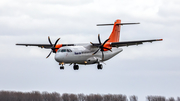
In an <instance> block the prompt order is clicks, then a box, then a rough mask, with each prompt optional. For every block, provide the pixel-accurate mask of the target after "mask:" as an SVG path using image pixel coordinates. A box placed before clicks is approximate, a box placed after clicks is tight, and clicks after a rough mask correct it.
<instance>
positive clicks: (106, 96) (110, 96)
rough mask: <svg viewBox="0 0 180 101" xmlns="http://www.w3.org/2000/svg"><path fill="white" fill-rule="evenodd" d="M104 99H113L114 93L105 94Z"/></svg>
mask: <svg viewBox="0 0 180 101" xmlns="http://www.w3.org/2000/svg"><path fill="white" fill-rule="evenodd" d="M103 101H113V95H112V94H107V95H103Z"/></svg>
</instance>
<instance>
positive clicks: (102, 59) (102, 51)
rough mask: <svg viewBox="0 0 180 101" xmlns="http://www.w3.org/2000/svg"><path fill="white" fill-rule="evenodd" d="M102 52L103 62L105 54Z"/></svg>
mask: <svg viewBox="0 0 180 101" xmlns="http://www.w3.org/2000/svg"><path fill="white" fill-rule="evenodd" d="M101 52H102V60H104V53H103V51H101Z"/></svg>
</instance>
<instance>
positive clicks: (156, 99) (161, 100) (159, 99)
mask: <svg viewBox="0 0 180 101" xmlns="http://www.w3.org/2000/svg"><path fill="white" fill-rule="evenodd" d="M146 99H147V100H148V101H166V98H165V97H163V96H148V97H146Z"/></svg>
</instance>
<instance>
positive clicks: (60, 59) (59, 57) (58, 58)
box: [55, 53, 63, 62]
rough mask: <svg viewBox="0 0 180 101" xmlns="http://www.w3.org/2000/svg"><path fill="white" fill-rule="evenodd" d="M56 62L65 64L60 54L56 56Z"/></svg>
mask: <svg viewBox="0 0 180 101" xmlns="http://www.w3.org/2000/svg"><path fill="white" fill-rule="evenodd" d="M55 60H56V61H57V62H63V56H61V54H59V53H56V54H55Z"/></svg>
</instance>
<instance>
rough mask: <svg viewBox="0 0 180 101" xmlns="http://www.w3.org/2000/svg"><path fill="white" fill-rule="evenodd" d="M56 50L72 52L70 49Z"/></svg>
mask: <svg viewBox="0 0 180 101" xmlns="http://www.w3.org/2000/svg"><path fill="white" fill-rule="evenodd" d="M58 52H72V50H71V49H59V50H58Z"/></svg>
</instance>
